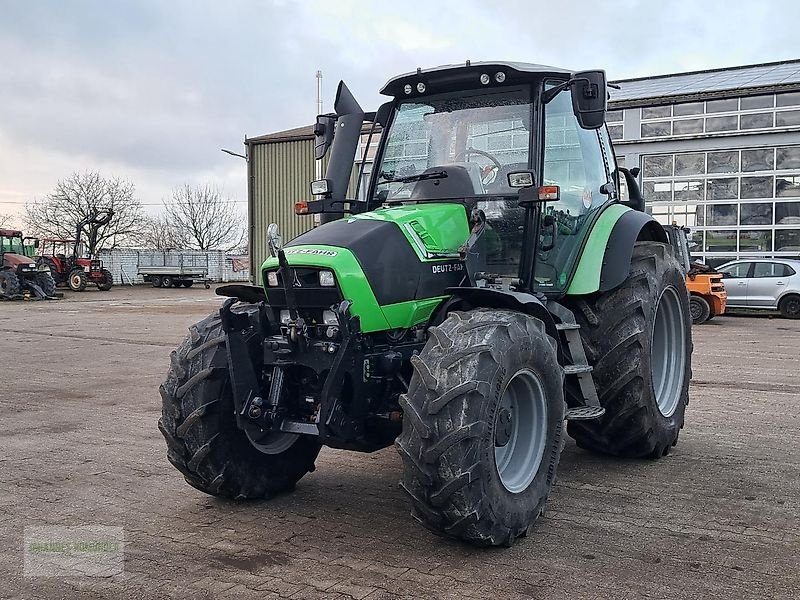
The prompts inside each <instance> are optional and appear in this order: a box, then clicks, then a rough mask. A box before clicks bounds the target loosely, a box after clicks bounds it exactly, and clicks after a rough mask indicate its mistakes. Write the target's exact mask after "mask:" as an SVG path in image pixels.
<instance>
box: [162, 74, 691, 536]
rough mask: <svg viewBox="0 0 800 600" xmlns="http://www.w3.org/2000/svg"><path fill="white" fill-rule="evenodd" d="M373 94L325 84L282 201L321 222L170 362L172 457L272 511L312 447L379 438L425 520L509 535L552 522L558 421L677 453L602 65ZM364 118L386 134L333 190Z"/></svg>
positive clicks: (671, 285)
mask: <svg viewBox="0 0 800 600" xmlns="http://www.w3.org/2000/svg"><path fill="white" fill-rule="evenodd" d="M381 91H382V93H383V94H385V95H387V96H389V97H390V98H391V99H390V101H389V102H387V103H386V104H384V105H382V106H381V107H380V108H379V110H377V111H376V112H375V113H365V112H364V111H363V110H362V109H361V107H360V106H359V104H358V103H357V102H356V100H355V99H354V98H353V96H352V94H351V93H350V92H349V90H348V89H347V87H346V86H345V85H344V83H340V84H339V87H338V90H337V96H336V101H335V105H334V106H335V113H334V114H329V115H320V116H319V117H318V119H317V124H316V127H315V134H316V157H317V158H318V159H321V158H322V157H323V156H324V155H325V154H326V153H327V152H328V151H330V156H329V160H328V165H327V171H326V176H325V179H322V180H318V181H314V182H313V183H312V184H311V190H310V192H311V194H310V196H309V198H310V199H309V200H307V201H303V202H298V203H297V204H296V205H295V210H296V212H298V213H301V214H318V215H319V218H320V220H321V223H322V224H321V225H320V226H319V227H317V228H315V229H312V230H311V231H308V232H307V233H304V234H302V235H300V236H298V237H296V238H295V239H293V240H291V241H289V242H288V243H286V244H283V242H282V240H281V239H280V235H279V232H277V227H274V226H271V227H270V229H269V236H268V237H269V240H268V241H269V246H270V249H271V254H272V256H271V257H270V258H269V259H267V260H266V261H265V262H264V264H263V265H262V267H261V277H262V280H263V288H262V287H255V286H239V285H232V286H227V287H225V288H222V289H221V290H220V293H221V294H222V295H226V296H229V298H227V299H226V300H225V302H224V304H223V306H222V307H221V309H220V310H219V311H217V312H215V313H213V314H211V315H209V316H208V317H207V318H206V319H204V320H202V321H200V322H199V323H197V324H195V325H194V326H192V327H191V328H190V330H189V335H188V337H187V338H186V339H185V341H184V342H183V344H181V346H180V347H179V348H178V349H177V350H176V351H175V352H174V354H173V356H172V361H171V367H170V370H169V372H168V374H167V377H166V381H164V383H163V385H162V386H161V396H162V399H163V408H162V416H161V419H160V422H159V428H160V430H161V432H162V434H163V435H164V437H165V438H166V442H167V457H168V459H169V460H170V461H171V462H172V464H173V465H174V466H175V467H176V468H177V469H178V470H179V471H180V472H181V473H182V474H183V476H184V478H185V479H186V481H187V482H188V483H189V484H190V485H192V486H194V487H196V488H198V489H200V490H202V491H204V492H206V493H209V494H213V495H218V496H223V497H228V498H234V499H244V498H265V497H270V496H272V495H274V494H278V493H280V492H286V491H290V490H292V489H293V488H294V486H295V484H296V483H297V481H298V480H299V479H300V478H301V477H303V476H304V475H305V474H306V473H308V472H310V471H313V470H314V462H315V459H316V458H317V454H318V453H319V451H320V448H321V447H322V446H323V445H327V446H331V447H334V448H343V449H348V450H356V451H362V452H372V451H375V450H379V449H381V448H384V447H387V446H389V445H391V444H394V445H395V447H396V449H397V451H398V452H399V454H400V457H401V459H402V463H403V472H402V478H401V486H402V488H403V489H404V490H405V491H406V492H407V494H408V497H409V498H410V502H411V506H412V514H413V516H414V517H415V518H416V519H417V520H418V521H420V522H421V523H422V524H423V525H424V526H426V527H427V528H429V529H430V530H432V531H434V532H436V533H438V534H441V535H444V536H449V537H452V538H456V539H459V540H463V541H465V542H468V543H471V544H475V545H510V544H512V543H513V542H514V541H515V540H516V539H517V538H519V537H521V536H524V535H526V533H527V532H528V530H529V528H530V527H531V526H532V525H533V523H534V522H535V521H536V519H537V518H538V517H539V515H541V514H542V512H543V507H544V504H545V501H546V499H547V497H548V494H549V493H550V490H551V488H552V486H553V484H554V482H555V479H556V471H557V467H558V463H559V457H560V454H561V450H562V446H563V442H564V435H565V429H566V433H567V434H569V435H571V436H572V437H573V438H574V439H575V441H576V442H577V444H578V445H579V446H580V447H581V448H584V449H586V450H588V451H592V452H598V453H603V454H609V455H614V456H621V457H635V458H651V459H657V458H660V457H662V456H664V455H666V454H667V453H668V452H669V451H670V449H671V448H672V447H673V446H675V444H676V443H677V441H678V434H679V432H680V430H681V428H682V427H683V424H684V411H685V408H686V404H687V401H688V387H689V377H690V361H691V353H692V341H691V320H690V317H689V305H688V301H689V298H688V294H687V291H686V284H685V280H684V273H683V270H682V269H681V266H680V264H679V263H678V261H677V259H676V258H675V255H674V252H673V249H672V247H671V246H670V244H669V240H668V238H667V235H666V232H665V230H664V228H663V227H662V226H661V225H659V224H658V223H657V222H656V221H654V220H653V218H652V217H650V216H649V215H647V214H646V213H645V212H644V201H643V198H642V197H641V194H640V193H639V191H638V186H637V184H636V181H635V179H634V177H633V176H632V175H631V174H630V172H628V171H626V170H625V169H623V168H620V167H618V166H617V164H616V161H615V157H614V150H613V147H612V145H611V142H610V140H609V136H608V132H607V130H606V127H605V124H604V119H605V111H606V102H607V89H606V77H605V73H604V72H603V71H581V72H572V71H569V70H565V69H559V68H553V67H546V66H540V65H532V64H522V63H504V62H492V63H469V62H468V63H466V64H463V65H457V66H452V65H451V66H446V67H439V68H434V69H426V70H423V69H418V70H417V71H415V72H413V73H409V74H407V75H401V76H399V77H395V78H394V79H392V80H390V81H389V82H388V83H387V84H386V85H385V86H384V88H383V89H382V90H381ZM365 122H366V123H367V127H370V128H371V129H372V130H373V131H375V130H377V129H378V128H380V130H381V136H380V140H379V142H378V146H377V154H376V158H375V163H374V165H373V168H372V170H371V174H370V179H369V181H368V185H367V191H366V193H365V194H364V195H363V197H360V198H359V197H357V198H355V199H352V198H351V199H348V198H347V197H346V193H347V189H348V185H349V182H350V177H351V172H352V169H353V166H354V157H355V153H356V150H357V146H358V144H359V139H360V136H361V131H362V127H364V123H365ZM362 171H363V168H362ZM360 178H361V176H360V175H359V179H360ZM621 179H624V180H625V181H626V183H627V186H628V189H629V197H628V199H626V200H625V201H622V200H621V199H620V195H619V190H620V180H621ZM359 187H360V186H358V185H357V186H356V188H357V189H359ZM565 422H566V428H565V426H564V423H565Z"/></svg>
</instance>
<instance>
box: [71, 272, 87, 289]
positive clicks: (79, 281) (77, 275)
mask: <svg viewBox="0 0 800 600" xmlns="http://www.w3.org/2000/svg"><path fill="white" fill-rule="evenodd" d="M67 283H68V284H69V289H71V290H72V291H73V292H82V291H83V290H85V289H86V286H87V284H88V283H89V279H88V278H87V277H86V271H84V270H83V269H74V270H72V271H71V272H70V274H69V278H68V280H67Z"/></svg>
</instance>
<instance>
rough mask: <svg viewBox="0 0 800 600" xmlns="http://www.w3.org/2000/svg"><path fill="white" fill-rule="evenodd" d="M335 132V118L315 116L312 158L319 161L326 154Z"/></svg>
mask: <svg viewBox="0 0 800 600" xmlns="http://www.w3.org/2000/svg"><path fill="white" fill-rule="evenodd" d="M335 131H336V117H335V116H333V115H317V122H316V124H315V125H314V158H315V159H317V160H320V159H321V158H322V157H323V156H325V154H326V153H327V152H328V148H330V147H331V144H332V143H333V134H334V133H335Z"/></svg>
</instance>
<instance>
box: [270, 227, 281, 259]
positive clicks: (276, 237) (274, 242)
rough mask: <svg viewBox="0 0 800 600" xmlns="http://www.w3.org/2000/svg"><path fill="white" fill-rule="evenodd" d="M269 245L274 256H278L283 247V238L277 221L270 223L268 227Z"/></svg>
mask: <svg viewBox="0 0 800 600" xmlns="http://www.w3.org/2000/svg"><path fill="white" fill-rule="evenodd" d="M267 245H268V246H269V252H270V254H271V255H272V256H278V252H279V251H280V250H281V248H283V238H282V237H281V234H280V232H279V231H278V224H277V223H270V224H269V227H267Z"/></svg>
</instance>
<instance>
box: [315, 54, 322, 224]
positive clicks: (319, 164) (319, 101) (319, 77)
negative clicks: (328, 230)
mask: <svg viewBox="0 0 800 600" xmlns="http://www.w3.org/2000/svg"><path fill="white" fill-rule="evenodd" d="M316 77H317V114H318V115H321V114H322V71H320V70H318V71H317V75H316ZM314 163H315V164H314V166H315V169H316V170H315V178H316V179H322V161H321V160H317V161H314ZM315 216H316V215H315Z"/></svg>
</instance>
